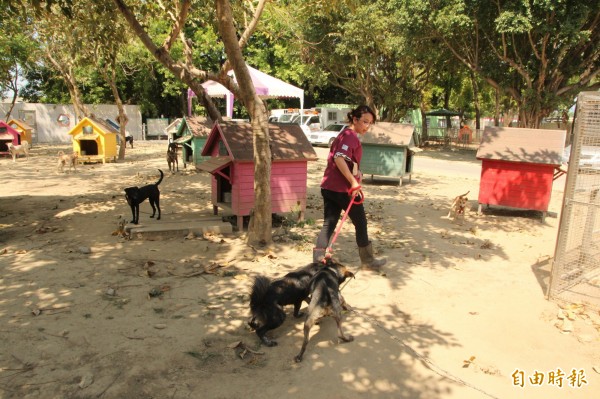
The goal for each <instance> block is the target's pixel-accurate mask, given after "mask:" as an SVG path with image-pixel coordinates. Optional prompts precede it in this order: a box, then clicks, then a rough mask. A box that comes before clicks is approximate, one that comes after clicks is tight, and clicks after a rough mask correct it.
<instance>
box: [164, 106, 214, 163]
mask: <svg viewBox="0 0 600 399" xmlns="http://www.w3.org/2000/svg"><path fill="white" fill-rule="evenodd" d="M211 129H212V122H211V121H210V119H207V118H205V117H201V116H194V117H185V118H183V119H182V120H181V123H179V127H178V128H177V132H176V133H175V137H174V140H173V141H174V142H175V143H177V144H178V145H179V146H181V157H182V159H183V166H184V167H186V166H187V164H188V163H191V164H194V165H198V164H199V163H201V162H202V161H205V160H206V159H208V158H210V157H206V156H202V154H201V152H202V148H203V147H204V144H206V140H207V139H208V135H209V134H210V131H211Z"/></svg>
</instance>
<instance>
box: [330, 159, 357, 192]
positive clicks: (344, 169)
mask: <svg viewBox="0 0 600 399" xmlns="http://www.w3.org/2000/svg"><path fill="white" fill-rule="evenodd" d="M333 161H334V162H335V166H337V168H338V170H339V171H340V173H341V174H342V175H343V176H344V177H345V178H346V180H348V182H349V183H350V186H351V189H356V188H358V187H360V184H358V181H357V180H356V178H355V177H354V176H353V175H352V172H351V171H350V168H348V164H347V163H346V160H345V159H344V157H336V158H334V160H333Z"/></svg>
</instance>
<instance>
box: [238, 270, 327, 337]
mask: <svg viewBox="0 0 600 399" xmlns="http://www.w3.org/2000/svg"><path fill="white" fill-rule="evenodd" d="M322 267H323V264H322V263H311V264H309V265H307V266H304V267H303V268H301V269H299V270H296V271H293V272H290V273H288V274H286V275H285V276H283V277H282V278H280V279H277V280H274V281H271V280H270V279H268V278H267V277H265V276H258V277H256V278H255V279H254V284H253V286H252V293H251V294H250V313H251V317H250V320H248V325H249V326H250V327H252V328H253V329H254V330H255V331H256V335H258V337H259V338H260V340H261V341H262V342H263V343H264V344H265V345H267V346H275V345H277V342H275V341H274V340H272V339H269V338H268V337H267V336H266V333H267V331H269V330H273V329H275V328H277V327H279V326H281V325H282V324H283V322H284V320H285V311H284V310H283V308H284V306H285V305H294V316H295V317H300V316H302V314H301V313H300V307H301V306H302V301H307V298H308V294H309V292H308V289H309V285H310V280H311V278H312V277H313V276H314V275H315V274H316V273H317V272H318V271H319V269H321V268H322Z"/></svg>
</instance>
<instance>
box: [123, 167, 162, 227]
mask: <svg viewBox="0 0 600 399" xmlns="http://www.w3.org/2000/svg"><path fill="white" fill-rule="evenodd" d="M158 171H159V172H160V179H158V181H157V182H156V183H154V184H148V185H146V186H143V187H127V188H126V189H125V198H126V199H127V203H128V204H129V206H130V207H131V213H132V215H133V220H132V221H131V223H133V224H138V222H139V220H140V204H141V203H142V202H144V200H146V198H148V200H149V201H150V206H151V207H152V216H150V217H151V218H153V217H154V215H155V214H156V208H158V217H157V218H156V220H160V191H159V190H158V185H159V184H160V182H161V181H162V179H163V171H162V170H160V169H159V170H158ZM154 205H156V207H154Z"/></svg>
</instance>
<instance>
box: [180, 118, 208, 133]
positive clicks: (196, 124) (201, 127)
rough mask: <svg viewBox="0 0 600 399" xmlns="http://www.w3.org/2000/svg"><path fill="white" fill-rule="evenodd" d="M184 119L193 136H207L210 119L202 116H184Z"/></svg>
mask: <svg viewBox="0 0 600 399" xmlns="http://www.w3.org/2000/svg"><path fill="white" fill-rule="evenodd" d="M184 120H185V123H186V124H187V126H188V129H189V130H190V132H192V135H193V136H194V137H208V135H209V134H210V131H211V130H212V126H213V123H212V120H211V119H208V118H206V117H204V116H192V117H185V118H184Z"/></svg>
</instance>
